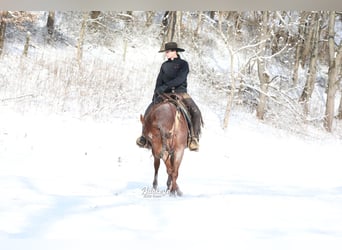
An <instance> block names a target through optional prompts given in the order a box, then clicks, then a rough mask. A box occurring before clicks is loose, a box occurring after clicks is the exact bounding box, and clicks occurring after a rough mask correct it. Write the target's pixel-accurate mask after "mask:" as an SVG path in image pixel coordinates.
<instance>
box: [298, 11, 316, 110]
mask: <svg viewBox="0 0 342 250" xmlns="http://www.w3.org/2000/svg"><path fill="white" fill-rule="evenodd" d="M315 19H316V25H315V30H314V35H313V37H312V39H313V41H312V48H313V51H312V53H311V58H310V66H309V70H308V74H307V75H308V77H307V79H306V83H305V87H304V90H303V92H302V95H301V96H300V98H299V101H300V102H301V103H303V104H304V114H308V112H309V108H308V104H309V100H310V98H311V96H312V92H313V90H314V87H315V79H316V73H317V58H318V41H319V32H320V17H319V15H318V14H315Z"/></svg>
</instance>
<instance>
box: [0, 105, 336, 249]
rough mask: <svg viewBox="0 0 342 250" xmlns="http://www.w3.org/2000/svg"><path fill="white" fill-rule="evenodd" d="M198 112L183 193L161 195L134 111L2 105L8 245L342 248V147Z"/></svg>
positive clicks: (1, 191)
mask: <svg viewBox="0 0 342 250" xmlns="http://www.w3.org/2000/svg"><path fill="white" fill-rule="evenodd" d="M199 106H200V107H202V112H203V115H204V118H205V127H204V131H203V136H202V139H201V141H200V144H201V148H200V151H199V152H190V151H188V150H186V152H185V155H184V159H183V162H182V165H181V168H180V174H179V178H178V183H179V185H180V188H181V190H182V191H183V192H184V196H183V197H170V196H169V195H168V194H167V193H166V192H164V190H165V188H166V172H165V166H164V165H163V164H162V165H161V168H160V174H159V189H158V192H159V193H155V194H154V195H153V193H152V195H151V192H150V196H149V197H146V196H144V193H146V192H149V191H151V186H152V180H153V159H152V157H151V152H150V151H149V150H147V149H141V148H138V147H137V146H136V145H135V139H136V137H137V136H138V135H139V133H140V129H141V128H140V122H139V118H138V114H137V116H136V118H126V119H120V118H113V119H112V120H111V121H107V122H100V121H91V120H86V119H83V120H82V119H76V118H72V117H69V116H67V115H52V114H51V115H40V114H36V113H30V112H28V113H25V114H19V113H17V112H13V111H11V110H10V109H8V108H6V107H2V108H1V110H0V111H1V124H0V155H1V158H0V168H1V171H0V221H1V223H0V239H1V241H2V249H46V248H47V247H48V248H49V249H60V248H63V249H93V248H94V247H97V248H101V249H103V248H108V249H109V248H110V249H112V248H113V247H114V248H115V247H117V246H120V248H123V249H136V248H137V247H139V248H143V249H144V248H146V246H154V247H163V248H164V249H165V248H166V249H170V248H174V247H175V246H178V247H181V248H189V247H190V248H192V249H193V248H200V249H208V248H215V249H227V248H229V247H230V248H232V249H303V248H306V249H338V247H339V246H340V245H341V243H342V213H341V211H342V178H341V177H342V171H341V169H340V166H339V165H338V163H337V162H339V160H340V155H339V154H340V151H341V146H342V142H341V141H340V140H337V139H334V138H329V137H327V136H325V137H316V138H315V137H312V138H305V137H301V136H298V135H294V134H291V133H290V132H287V131H284V130H278V129H275V128H272V127H270V126H269V125H267V124H264V123H261V122H259V121H256V120H255V118H254V116H252V115H251V114H248V113H243V112H235V113H233V115H232V117H231V123H230V125H229V127H228V129H227V130H223V129H222V128H221V124H220V119H219V118H218V117H217V115H215V114H214V113H213V112H212V111H211V110H210V109H209V108H207V107H206V106H205V105H204V104H203V103H199ZM18 239H19V241H18ZM173 240H174V241H176V242H175V243H174V244H175V245H173V243H172V242H173ZM44 246H45V248H44ZM3 247H4V248H3ZM154 247H153V248H154Z"/></svg>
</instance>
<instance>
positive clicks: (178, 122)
mask: <svg viewBox="0 0 342 250" xmlns="http://www.w3.org/2000/svg"><path fill="white" fill-rule="evenodd" d="M176 104H177V101H176V100H174V99H172V98H170V97H168V98H165V99H164V100H163V101H162V102H160V103H157V104H154V105H152V107H151V108H150V111H149V112H147V113H146V114H145V116H143V115H140V121H141V123H142V125H143V131H142V133H143V135H144V136H145V138H146V140H147V147H148V148H149V149H151V150H152V155H153V157H154V179H153V183H152V184H153V188H154V189H155V190H156V189H157V187H158V170H159V166H160V161H161V160H163V162H164V164H165V166H166V172H167V174H168V179H167V182H166V185H167V190H168V191H169V192H170V194H171V195H178V196H181V195H182V192H181V191H180V189H179V186H178V184H177V178H178V170H179V167H180V165H181V162H182V159H183V155H184V150H185V148H187V146H188V136H189V127H188V123H187V120H186V117H185V115H184V114H183V112H182V111H181V109H180V108H179V107H178V106H177V105H176Z"/></svg>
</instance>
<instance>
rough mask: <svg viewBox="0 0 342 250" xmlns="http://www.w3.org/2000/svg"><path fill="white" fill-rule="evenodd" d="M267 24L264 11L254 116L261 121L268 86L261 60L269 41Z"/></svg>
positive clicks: (268, 79) (267, 14)
mask: <svg viewBox="0 0 342 250" xmlns="http://www.w3.org/2000/svg"><path fill="white" fill-rule="evenodd" d="M268 22H269V12H268V11H264V13H263V17H262V27H261V33H260V41H261V42H262V43H261V44H260V46H259V51H260V52H261V53H263V54H262V56H261V57H259V58H258V60H257V62H258V76H259V81H260V93H259V103H258V106H257V113H256V116H257V118H259V119H261V120H262V119H264V114H265V109H266V102H267V91H268V84H269V82H270V76H269V74H268V73H267V70H266V65H265V58H263V56H265V55H266V50H267V40H269V39H270V29H269V24H268Z"/></svg>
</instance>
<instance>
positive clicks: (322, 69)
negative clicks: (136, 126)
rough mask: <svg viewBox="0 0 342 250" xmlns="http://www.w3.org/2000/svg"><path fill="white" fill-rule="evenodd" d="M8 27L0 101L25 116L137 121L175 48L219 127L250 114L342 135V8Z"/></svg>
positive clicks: (52, 18) (26, 14) (12, 22)
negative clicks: (166, 47) (238, 113)
mask: <svg viewBox="0 0 342 250" xmlns="http://www.w3.org/2000/svg"><path fill="white" fill-rule="evenodd" d="M0 22H1V24H0V54H1V55H0V56H1V57H0V65H1V71H0V74H1V79H2V80H1V83H0V101H1V104H2V105H5V106H9V107H11V108H13V109H15V110H17V111H20V112H26V111H28V110H31V111H32V110H35V111H38V112H48V113H51V112H52V113H65V112H67V113H70V114H72V115H73V116H76V117H81V118H85V117H90V118H92V119H110V117H115V116H121V117H122V116H123V117H125V116H132V115H133V116H136V115H137V114H138V113H141V112H143V110H144V109H145V107H146V105H147V104H148V103H149V101H150V98H151V96H152V92H153V88H154V84H155V78H156V75H157V74H158V71H159V67H160V64H161V62H162V61H163V60H164V58H163V57H162V56H163V55H161V54H158V53H157V52H158V50H159V49H160V48H161V47H163V44H164V43H165V42H167V41H177V42H178V43H179V45H180V46H181V47H183V48H185V49H186V52H185V53H184V54H183V55H182V56H183V57H184V58H185V59H186V60H187V61H189V63H190V70H191V73H190V75H189V93H190V94H191V95H192V96H193V97H194V99H195V100H196V99H197V100H200V101H201V102H205V103H206V104H208V105H209V106H210V107H211V108H212V109H213V110H214V111H215V112H216V113H217V115H218V116H219V117H220V118H221V120H222V127H223V128H226V127H228V125H229V116H230V113H231V112H232V111H234V110H244V111H247V112H253V113H255V115H256V117H257V119H260V120H262V121H264V122H267V123H270V124H272V125H274V126H276V127H281V128H285V129H288V130H291V131H294V132H296V133H300V134H302V133H304V134H306V133H307V132H308V131H310V130H308V129H307V128H308V127H314V128H316V129H319V130H326V131H328V132H331V133H333V134H335V135H336V136H341V134H342V125H341V124H342V123H341V119H342V94H341V91H342V89H341V76H342V67H341V60H342V42H341V41H342V12H337V11H243V12H238V11H195V12H191V11H125V12H122V11H120V12H119V11H116V12H112V11H91V12H81V11H79V12H77V11H45V12H44V11H1V12H0ZM132 55H133V56H132ZM122 110H125V111H126V112H124V114H123V112H122Z"/></svg>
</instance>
